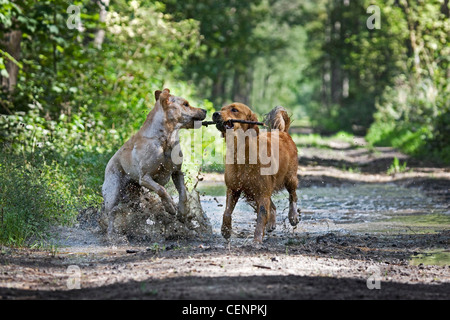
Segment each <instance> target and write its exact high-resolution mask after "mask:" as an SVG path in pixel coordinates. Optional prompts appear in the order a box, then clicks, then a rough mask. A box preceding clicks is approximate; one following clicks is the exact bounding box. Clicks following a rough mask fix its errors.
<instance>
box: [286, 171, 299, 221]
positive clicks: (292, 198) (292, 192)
mask: <svg viewBox="0 0 450 320" xmlns="http://www.w3.org/2000/svg"><path fill="white" fill-rule="evenodd" d="M297 185H298V179H297V177H296V178H295V179H290V180H288V182H287V183H286V185H285V187H286V189H287V191H288V192H289V222H290V223H291V226H293V227H294V226H296V225H297V224H298V221H299V220H298V212H297Z"/></svg>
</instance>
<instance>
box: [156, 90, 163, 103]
mask: <svg viewBox="0 0 450 320" xmlns="http://www.w3.org/2000/svg"><path fill="white" fill-rule="evenodd" d="M161 92H162V91H161V90H156V91H155V101H158V100H159V96H160V95H161Z"/></svg>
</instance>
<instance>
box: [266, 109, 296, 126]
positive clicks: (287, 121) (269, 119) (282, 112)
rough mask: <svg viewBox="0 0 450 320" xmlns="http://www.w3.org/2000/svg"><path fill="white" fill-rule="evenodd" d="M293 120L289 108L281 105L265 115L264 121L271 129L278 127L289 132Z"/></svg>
mask: <svg viewBox="0 0 450 320" xmlns="http://www.w3.org/2000/svg"><path fill="white" fill-rule="evenodd" d="M291 122H292V120H291V117H290V116H289V114H288V112H287V110H286V109H285V108H283V107H281V106H277V107H275V108H273V109H272V110H271V111H270V112H269V113H268V114H266V116H265V117H264V123H265V124H266V125H267V126H269V128H270V129H278V130H280V131H284V132H288V130H289V126H290V125H291Z"/></svg>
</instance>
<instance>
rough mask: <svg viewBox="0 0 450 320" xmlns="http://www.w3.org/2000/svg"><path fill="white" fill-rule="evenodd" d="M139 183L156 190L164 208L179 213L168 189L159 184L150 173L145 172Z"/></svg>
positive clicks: (171, 212) (173, 213) (172, 212)
mask: <svg viewBox="0 0 450 320" xmlns="http://www.w3.org/2000/svg"><path fill="white" fill-rule="evenodd" d="M139 184H140V185H141V186H143V187H146V188H147V189H149V190H151V191H154V192H156V194H158V196H159V197H160V198H161V201H162V204H163V206H164V209H166V211H167V212H169V213H170V214H172V215H175V214H176V213H177V211H176V209H175V202H173V200H172V198H171V197H170V195H169V194H168V193H167V191H166V189H165V188H164V187H163V186H162V185H160V184H158V183H157V182H156V181H155V180H153V179H152V177H150V175H149V174H145V175H144V176H142V177H140V178H139Z"/></svg>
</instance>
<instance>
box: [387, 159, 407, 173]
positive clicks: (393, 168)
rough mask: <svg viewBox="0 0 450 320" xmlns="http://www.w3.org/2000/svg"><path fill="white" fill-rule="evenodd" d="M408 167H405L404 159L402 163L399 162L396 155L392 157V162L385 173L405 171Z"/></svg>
mask: <svg viewBox="0 0 450 320" xmlns="http://www.w3.org/2000/svg"><path fill="white" fill-rule="evenodd" d="M407 170H408V168H407V167H406V161H405V162H403V164H400V161H399V160H398V158H397V157H395V158H394V160H393V161H392V164H391V165H390V166H389V168H388V170H387V174H390V175H391V174H396V173H402V172H406V171H407Z"/></svg>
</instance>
